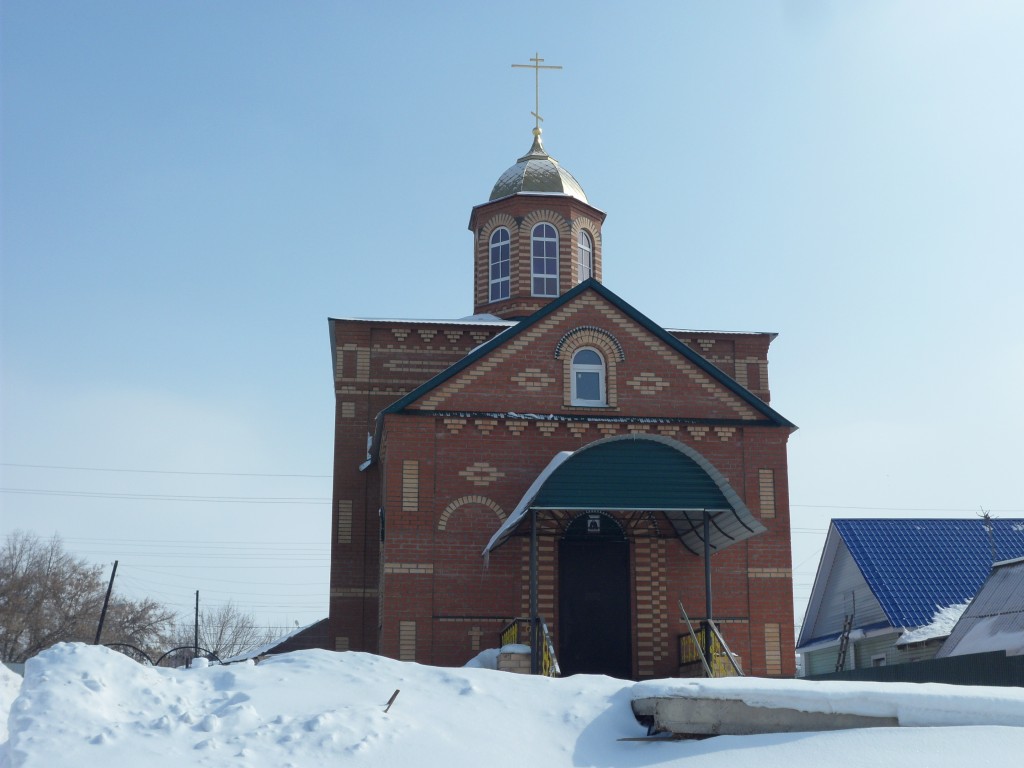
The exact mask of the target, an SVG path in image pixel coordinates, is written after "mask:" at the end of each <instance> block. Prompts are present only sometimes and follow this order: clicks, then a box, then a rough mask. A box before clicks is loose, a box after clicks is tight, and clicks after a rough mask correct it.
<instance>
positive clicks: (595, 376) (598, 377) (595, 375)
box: [572, 347, 607, 405]
mask: <svg viewBox="0 0 1024 768" xmlns="http://www.w3.org/2000/svg"><path fill="white" fill-rule="evenodd" d="M606 403H607V400H606V399H605V365H604V358H603V357H601V353H600V352H598V351H597V350H596V349H591V348H590V347H584V348H583V349H578V350H576V352H575V353H573V356H572V404H573V405H605V404H606Z"/></svg>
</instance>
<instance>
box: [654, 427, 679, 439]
mask: <svg viewBox="0 0 1024 768" xmlns="http://www.w3.org/2000/svg"><path fill="white" fill-rule="evenodd" d="M658 434H660V435H664V436H665V437H675V436H676V435H678V434H679V426H678V425H677V424H659V425H658Z"/></svg>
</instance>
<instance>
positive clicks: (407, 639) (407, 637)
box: [398, 621, 416, 661]
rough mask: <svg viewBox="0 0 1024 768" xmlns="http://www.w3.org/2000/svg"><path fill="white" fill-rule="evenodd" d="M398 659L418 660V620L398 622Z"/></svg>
mask: <svg viewBox="0 0 1024 768" xmlns="http://www.w3.org/2000/svg"><path fill="white" fill-rule="evenodd" d="M398 660H399V661H416V622H415V621H400V622H398Z"/></svg>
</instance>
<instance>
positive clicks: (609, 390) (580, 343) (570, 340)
mask: <svg viewBox="0 0 1024 768" xmlns="http://www.w3.org/2000/svg"><path fill="white" fill-rule="evenodd" d="M581 347H593V348H594V349H596V350H598V351H599V352H600V353H601V356H602V357H604V365H605V387H604V395H605V401H606V402H607V405H608V407H610V408H614V407H616V405H618V399H619V392H618V376H617V375H616V371H617V364H618V363H619V362H621V361H622V360H625V359H626V354H625V352H624V351H623V349H622V345H621V344H620V343H619V340H618V339H616V338H615V336H613V335H612V334H611V333H609V332H608V331H606V330H604V329H603V328H598V327H596V326H593V325H585V326H581V327H579V328H574V329H572V330H571V331H569V332H567V333H566V334H565V335H563V336H562V338H561V339H560V340H559V341H558V344H557V345H555V359H556V360H558V359H561V361H562V404H563V405H565V406H566V407H572V356H573V354H575V352H576V350H577V349H580V348H581Z"/></svg>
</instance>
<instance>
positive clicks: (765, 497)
mask: <svg viewBox="0 0 1024 768" xmlns="http://www.w3.org/2000/svg"><path fill="white" fill-rule="evenodd" d="M757 488H758V494H757V497H758V500H759V501H760V504H761V517H762V518H770V517H775V471H774V470H771V469H759V470H757Z"/></svg>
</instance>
